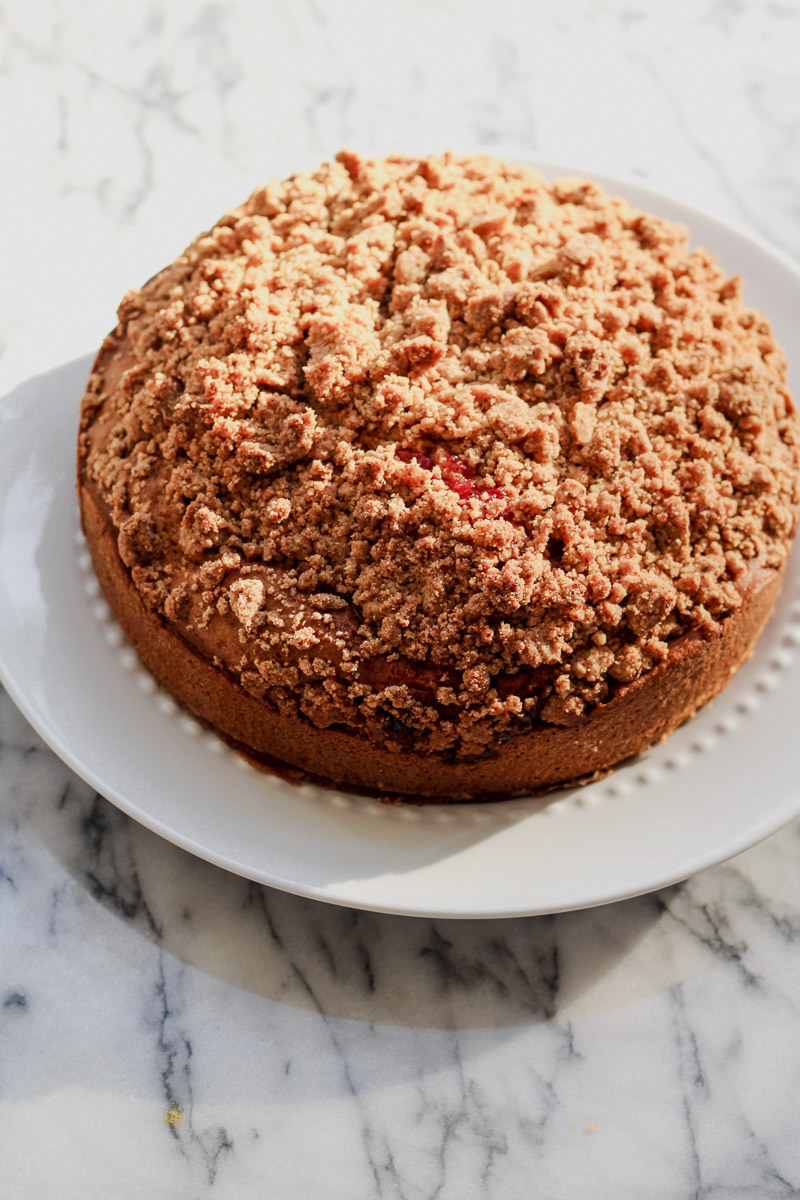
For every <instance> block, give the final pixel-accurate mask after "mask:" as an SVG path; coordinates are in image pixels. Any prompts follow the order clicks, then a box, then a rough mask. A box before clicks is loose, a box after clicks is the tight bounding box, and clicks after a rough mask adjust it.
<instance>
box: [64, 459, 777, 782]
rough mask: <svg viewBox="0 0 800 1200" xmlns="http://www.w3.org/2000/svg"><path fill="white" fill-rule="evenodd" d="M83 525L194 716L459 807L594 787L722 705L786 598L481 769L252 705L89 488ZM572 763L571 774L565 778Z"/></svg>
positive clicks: (296, 763) (272, 752) (526, 737)
mask: <svg viewBox="0 0 800 1200" xmlns="http://www.w3.org/2000/svg"><path fill="white" fill-rule="evenodd" d="M79 497H80V506H81V519H82V523H83V529H84V533H85V535H86V539H87V541H88V544H89V547H90V550H91V553H92V559H93V562H94V564H95V569H96V571H97V576H98V579H99V580H100V583H101V586H102V588H103V592H104V594H105V596H106V598H107V600H108V602H109V604H110V606H111V609H112V611H113V612H114V614H115V616H116V617H117V620H118V621H119V623H120V625H121V626H122V628H123V630H124V631H125V634H126V635H127V637H128V638H129V640H130V642H131V643H132V645H133V646H134V648H135V649H136V651H137V653H138V654H139V656H140V658H141V659H142V661H143V662H144V663H145V665H146V666H147V667H148V668H149V669H150V670H151V671H152V673H153V674H154V675H155V676H156V678H157V679H158V680H159V681H160V682H161V683H162V684H163V686H164V687H165V688H167V690H168V691H170V692H171V693H172V694H173V695H174V696H176V697H177V699H178V700H180V702H181V703H182V704H183V705H185V707H186V708H187V709H189V710H190V711H191V712H193V713H194V714H195V715H196V716H198V717H200V719H201V720H203V721H204V722H205V723H206V724H208V725H210V726H211V727H212V728H214V729H216V730H217V731H218V732H220V733H222V734H223V735H224V736H225V737H226V738H228V739H229V740H231V741H233V742H235V743H239V744H240V745H241V746H242V747H243V748H249V749H250V750H254V751H256V752H258V753H260V754H264V755H266V756H268V757H269V758H275V759H278V760H280V761H282V762H285V763H287V764H290V765H291V766H293V767H296V768H298V769H299V770H300V771H302V772H303V773H306V774H308V775H312V776H320V775H322V776H323V777H324V778H327V779H330V780H331V781H332V782H334V783H337V784H344V785H346V786H347V785H350V786H354V787H360V788H367V789H377V790H383V791H387V792H390V793H399V794H405V793H407V794H419V795H421V796H428V797H437V796H438V797H442V798H459V797H467V796H476V795H481V794H482V793H486V794H490V795H491V794H511V795H513V794H521V793H523V792H527V791H536V790H541V789H545V788H548V787H551V786H552V785H553V784H555V783H568V782H572V781H576V780H583V779H585V778H587V777H590V776H592V775H594V774H596V773H597V772H602V771H605V770H607V769H608V768H609V767H611V766H613V765H614V764H615V763H618V762H620V761H621V760H622V759H624V758H627V757H629V756H630V755H632V754H636V753H638V752H640V751H641V750H644V749H645V748H646V747H647V746H649V745H651V744H652V743H653V742H655V741H657V740H658V739H659V738H663V737H665V736H666V735H667V734H668V733H671V732H672V730H674V729H675V728H676V727H677V726H678V725H680V724H681V723H682V722H683V721H684V720H686V719H687V717H690V716H692V714H693V713H695V712H696V711H697V709H698V708H700V707H701V706H702V705H703V704H705V703H706V702H707V701H708V700H710V699H712V698H713V697H714V696H715V695H717V693H718V692H719V691H720V690H721V689H722V688H723V687H724V686H725V685H726V683H727V682H728V681H729V679H730V677H731V675H732V674H733V673H734V672H735V671H736V670H737V668H738V667H739V666H740V665H741V663H742V662H743V661H744V660H745V659H746V658H747V657H748V656H749V654H750V652H751V649H752V646H753V644H754V642H755V640H756V638H757V637H758V635H759V634H760V632H761V630H762V629H763V627H764V625H765V623H766V621H767V619H768V617H769V614H770V612H771V611H772V608H773V606H774V604H775V601H776V599H777V597H778V595H779V593H780V589H781V584H782V581H783V572H782V571H775V570H765V571H760V570H754V571H753V572H752V574H751V575H750V576H749V577H748V579H747V583H746V587H745V589H744V602H743V604H742V606H741V608H740V609H739V610H738V611H737V613H736V614H735V615H734V616H732V617H729V618H728V619H727V620H726V621H724V622H723V623H722V626H721V628H720V630H719V632H717V633H715V634H714V635H713V636H712V637H710V638H703V637H701V636H699V635H688V636H687V637H685V638H682V639H680V640H678V641H676V642H674V643H673V644H672V645H671V647H670V652H669V655H668V657H667V658H666V660H665V661H664V662H663V663H661V664H659V666H657V667H655V668H654V669H653V670H652V671H650V672H649V673H648V674H647V675H645V676H642V677H641V678H639V679H638V680H636V681H635V682H634V683H631V684H628V685H623V686H622V687H620V689H619V690H618V691H617V692H616V694H615V695H614V697H613V699H612V700H610V701H609V702H608V703H607V704H604V705H600V706H599V707H597V708H595V709H594V710H593V711H592V712H591V713H590V714H589V715H588V716H585V717H583V718H582V719H581V720H580V721H579V722H578V723H576V724H575V725H573V726H571V727H570V728H561V727H559V726H554V725H549V726H548V725H544V724H542V725H539V726H538V727H536V728H534V729H530V730H527V731H525V732H522V733H520V734H518V735H517V736H516V737H512V738H510V739H509V740H508V741H506V742H505V743H503V744H502V745H499V746H497V747H496V748H495V749H494V750H493V751H492V752H490V753H488V754H487V756H486V758H484V759H482V760H481V761H478V762H471V763H464V762H446V761H444V760H443V759H442V758H441V757H437V756H436V755H433V754H430V753H425V752H424V751H423V752H422V753H420V752H415V751H413V750H411V749H407V750H404V751H403V752H401V753H398V752H394V753H393V752H391V751H389V750H386V749H385V748H384V747H383V746H381V745H380V744H376V743H374V742H372V741H369V740H367V739H365V738H363V737H359V736H357V735H356V734H353V733H347V732H341V731H339V730H336V729H319V728H317V727H315V726H314V725H312V724H311V723H310V722H309V721H304V720H303V719H302V718H297V717H290V716H282V715H281V714H280V713H278V712H276V711H272V710H270V708H269V707H268V706H266V705H265V704H264V703H263V702H261V701H259V700H256V699H255V698H254V697H252V696H248V695H247V693H246V692H244V691H243V690H242V688H241V686H240V685H239V683H238V681H237V680H236V679H235V678H234V677H233V676H232V675H230V674H229V673H227V672H225V671H224V670H221V669H220V668H219V667H216V666H214V665H213V664H212V663H211V662H209V661H208V659H206V658H204V657H203V656H202V655H200V654H199V653H198V652H197V650H196V649H194V648H193V647H192V646H190V645H189V644H188V643H187V642H186V641H185V640H184V638H183V637H182V636H181V634H180V632H179V631H178V630H176V629H175V628H174V627H173V628H170V627H169V626H168V624H167V623H166V622H165V620H164V619H163V618H162V617H160V616H159V615H158V614H156V613H154V612H152V611H151V610H150V609H148V608H147V606H146V605H145V604H144V602H143V600H142V598H141V595H140V593H139V591H138V589H137V588H136V587H135V586H134V585H133V583H132V582H131V578H130V573H129V571H128V570H127V569H126V567H125V566H124V564H123V562H122V560H121V559H120V557H119V552H118V550H117V534H116V530H115V529H114V527H113V526H112V524H111V523H110V521H109V519H108V516H107V514H106V513H105V511H104V506H103V505H102V502H100V503H98V501H97V499H96V498H95V497H94V496H93V494H92V489H91V488H90V487H87V486H86V484H85V482H83V481H82V482H81V483H80V485H79ZM565 764H568V768H567V770H566V772H565Z"/></svg>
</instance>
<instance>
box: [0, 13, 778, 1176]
mask: <svg viewBox="0 0 800 1200" xmlns="http://www.w3.org/2000/svg"><path fill="white" fill-rule="evenodd" d="M798 49H800V6H798V4H797V3H788V2H786V0H783V2H781V3H779V2H774V3H773V2H770V3H765V2H750V3H745V2H744V0H711V2H694V0H677V2H676V0H672V3H670V4H666V3H665V4H656V3H652V4H650V3H645V2H643V0H595V2H586V3H569V2H568V0H562V2H561V3H558V2H555V0H546V2H544V3H531V2H530V0H529V2H528V3H509V2H506V0H498V2H497V3H495V4H493V5H489V4H484V3H477V2H474V3H466V2H465V3H458V2H456V0H452V2H450V3H446V2H444V0H442V2H438V3H437V2H429V3H423V2H413V0H395V2H394V3H381V2H373V3H371V4H370V3H347V2H345V0H338V2H333V3H325V2H324V0H311V2H309V3H300V2H298V3H294V2H292V0H285V2H284V3H278V2H275V0H272V2H262V3H256V2H252V3H249V2H243V0H234V2H232V3H224V4H223V3H213V4H212V3H208V4H203V3H170V4H167V3H163V4H153V3H140V2H132V0H131V2H128V3H114V4H108V3H101V2H100V0H94V2H91V3H86V2H83V3H79V2H74V0H73V2H72V3H71V4H69V5H64V4H59V3H56V2H55V0H54V2H52V3H44V2H37V3H25V2H23V0H17V2H16V3H6V4H4V5H0V112H2V114H3V118H2V120H1V121H0V162H1V163H2V168H3V186H2V189H0V215H1V216H2V228H3V234H4V236H3V242H2V254H3V269H2V273H0V346H2V345H6V344H8V343H9V342H10V341H13V339H14V337H15V335H16V334H17V332H18V331H19V330H20V329H21V327H22V326H23V325H24V324H26V323H27V322H28V321H29V320H30V319H31V318H36V319H38V320H42V319H43V314H44V315H45V318H46V319H47V316H48V314H49V313H50V312H51V311H52V310H53V308H54V305H55V304H57V303H58V302H59V300H60V298H62V297H65V296H67V295H69V301H68V302H69V303H70V304H73V305H80V306H81V307H82V308H83V309H85V312H86V322H87V330H95V331H96V332H97V334H98V336H99V334H100V332H101V331H102V329H103V328H104V326H105V325H108V324H110V323H111V320H112V315H113V309H114V305H115V303H116V301H117V299H118V298H119V295H120V294H121V292H122V291H123V290H124V289H125V288H126V287H127V286H129V285H130V284H132V283H136V282H138V281H140V280H141V279H142V278H144V277H145V276H146V275H147V274H148V273H149V271H150V270H152V269H154V268H156V267H158V266H159V265H161V262H162V261H163V260H165V259H166V258H168V257H171V256H172V255H173V254H174V253H175V252H176V251H177V250H178V249H179V248H180V247H181V246H182V245H183V244H184V243H185V242H186V241H187V240H188V239H189V237H190V236H192V235H193V234H194V232H195V231H196V230H197V229H198V228H200V227H202V226H203V225H205V224H206V223H208V222H210V221H211V220H212V219H213V218H214V217H215V216H216V215H217V213H218V212H219V211H221V210H222V209H223V208H225V207H226V206H227V205H228V204H230V203H231V202H234V201H236V200H238V199H239V198H240V197H242V196H244V195H245V194H246V192H247V191H248V190H249V189H250V188H251V186H253V185H254V184H255V183H256V182H258V181H261V180H262V179H263V178H264V177H266V176H268V175H270V174H273V173H275V172H281V171H283V170H288V169H290V168H291V167H292V166H293V165H295V164H298V163H300V164H302V165H310V164H312V163H313V162H314V161H317V160H319V159H321V158H323V157H326V156H328V155H330V154H331V153H333V152H334V151H335V150H336V149H338V148H339V147H340V146H341V145H350V146H355V147H356V148H365V149H381V148H392V149H394V148H403V149H408V150H412V151H413V150H416V149H427V148H431V147H433V148H435V147H444V146H448V145H449V146H452V147H454V148H456V149H458V148H462V147H471V146H474V145H475V144H477V143H481V144H484V145H487V144H488V145H491V146H495V147H497V148H498V149H499V150H502V149H503V148H509V147H523V148H526V149H529V150H533V151H535V152H538V153H540V154H541V155H542V156H543V157H547V158H551V159H556V160H564V161H575V162H579V163H581V164H583V165H585V166H586V167H587V168H595V169H597V170H606V171H609V172H611V173H617V174H622V175H628V176H633V177H636V178H639V179H642V180H645V181H647V182H649V183H651V184H652V185H653V186H654V187H657V188H661V189H663V190H666V191H669V192H671V193H673V194H676V195H679V196H681V197H682V198H684V199H686V200H688V201H690V202H693V203H696V204H699V205H701V206H703V207H706V208H708V209H710V210H711V211H713V212H714V213H715V214H717V215H719V216H721V217H726V218H732V219H734V220H738V221H739V222H740V223H742V224H744V225H745V226H748V227H750V228H751V229H755V230H757V231H759V232H760V233H761V234H762V235H764V236H765V237H766V238H768V239H770V240H772V241H773V242H775V243H776V244H778V245H779V246H781V247H782V248H783V249H784V250H786V251H788V252H789V253H790V254H792V255H794V256H795V257H800V218H799V215H798V214H800V136H798V130H799V129H800V74H798V70H797V59H798ZM143 245H146V246H147V247H148V250H147V253H146V256H145V257H143V252H142V246H143ZM85 348H86V347H80V349H85ZM799 774H800V773H799ZM799 786H800V780H799ZM0 798H1V800H2V803H1V804H0V914H1V915H0V1176H1V1177H2V1186H1V1187H0V1192H1V1193H2V1195H3V1197H4V1198H5V1197H8V1200H38V1198H40V1197H52V1196H57V1197H59V1200H72V1198H75V1200H86V1197H94V1196H110V1197H114V1198H115V1200H134V1198H136V1200H138V1198H139V1197H142V1196H147V1197H148V1198H151V1200H160V1198H161V1197H164V1198H165V1200H166V1198H169V1200H172V1198H175V1197H178V1198H181V1200H183V1198H186V1200H199V1198H205V1197H220V1198H225V1200H227V1198H232V1200H246V1198H249V1197H251V1196H253V1197H255V1196H259V1197H260V1196H275V1197H280V1198H281V1200H294V1198H295V1197H297V1198H298V1200H300V1198H303V1200H307V1198H310V1200H315V1198H316V1197H325V1198H326V1200H328V1198H331V1200H338V1198H341V1200H362V1198H363V1200H367V1198H371V1197H378V1198H380V1200H428V1198H430V1200H433V1198H434V1197H436V1198H438V1200H471V1198H472V1197H487V1198H489V1200H515V1198H517V1197H519V1198H521V1200H523V1198H524V1200H605V1198H607V1197H608V1198H610V1200H612V1198H613V1200H644V1198H647V1200H684V1198H686V1200H688V1198H697V1200H700V1198H702V1200H718V1198H719V1200H722V1198H728V1197H730V1198H734V1197H736V1198H737V1200H772V1198H773V1197H774V1198H776V1200H777V1198H778V1197H789V1196H798V1195H800V1142H799V1140H798V1135H797V1129H798V1118H799V1117H800V826H797V825H795V826H792V827H789V828H787V829H786V830H784V831H783V832H782V833H780V834H778V835H776V836H775V837H773V838H771V839H770V840H769V841H768V842H766V843H764V844H763V845H761V846H759V847H757V848H756V849H754V850H751V851H750V852H748V853H747V854H745V855H743V856H742V857H740V858H739V859H736V860H734V861H733V862H732V863H730V864H728V865H726V866H722V867H719V868H716V869H714V870H711V871H708V872H706V873H705V874H703V875H701V876H699V877H697V878H695V879H694V880H692V881H690V882H689V883H687V884H685V885H683V886H680V887H676V888H672V889H669V890H668V891H666V892H662V893H660V894H658V895H655V896H650V897H646V898H643V899H640V900H636V901H631V902H628V903H625V904H620V905H616V906H613V907H610V908H607V909H602V910H595V911H589V912H585V913H574V914H570V915H565V916H557V917H551V918H539V919H530V920H517V921H491V922H485V923H481V922H463V923H457V922H442V921H428V920H411V919H405V918H399V917H398V918H392V917H385V916H376V915H371V914H364V913H357V912H352V911H348V910H344V909H335V908H330V907H326V906H323V905H320V904H316V903H314V902H311V901H304V900H299V899H297V898H293V897H291V896H286V895H282V894H280V893H278V892H274V891H270V890H268V889H264V888H261V887H256V886H254V885H249V884H248V883H246V882H244V881H242V880H240V879H237V878H234V877H233V876H229V875H226V874H225V873H224V872H222V871H220V870H218V869H216V868H213V867H210V866H208V865H206V864H204V863H202V862H200V861H198V860H195V859H193V858H191V857H190V856H189V855H187V854H185V853H183V852H182V851H179V850H177V849H175V848H174V847H172V846H170V845H168V844H167V843H165V842H162V841H161V840H160V839H159V838H157V837H155V836H154V835H152V834H150V833H148V832H147V831H145V830H144V829H142V828H140V827H139V826H137V825H136V824H135V823H133V822H132V821H130V820H129V819H128V818H126V817H124V816H122V815H121V814H120V813H119V812H117V810H115V809H114V808H113V807H112V806H111V805H109V804H108V803H107V802H106V801H105V800H103V799H101V798H100V797H98V796H96V795H94V794H92V792H91V791H90V789H89V788H88V787H87V786H86V785H84V784H82V783H80V782H79V781H78V780H76V779H75V777H74V776H72V775H71V774H70V772H69V771H68V770H67V769H66V768H65V767H64V766H63V765H62V764H61V763H60V762H59V761H58V760H57V759H56V758H55V757H54V755H53V754H51V753H50V751H49V750H47V749H46V748H45V747H44V746H43V745H42V744H41V742H40V741H39V740H38V738H37V737H36V735H35V734H34V733H33V732H32V730H31V729H30V728H29V727H28V726H27V724H26V723H25V721H24V720H23V719H22V718H21V717H20V716H19V714H18V713H17V712H16V710H15V709H14V707H13V705H12V704H11V702H10V701H9V700H8V699H6V698H3V699H2V700H1V701H0ZM170 1114H172V1115H171V1116H170ZM168 1117H169V1118H170V1120H172V1121H175V1122H177V1123H175V1124H170V1123H169V1120H168V1119H167V1118H168Z"/></svg>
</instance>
